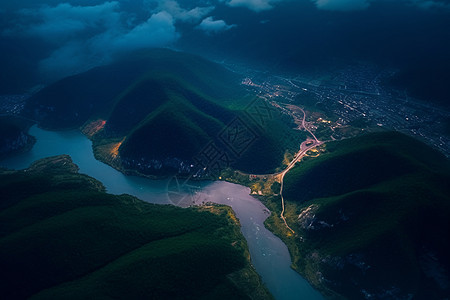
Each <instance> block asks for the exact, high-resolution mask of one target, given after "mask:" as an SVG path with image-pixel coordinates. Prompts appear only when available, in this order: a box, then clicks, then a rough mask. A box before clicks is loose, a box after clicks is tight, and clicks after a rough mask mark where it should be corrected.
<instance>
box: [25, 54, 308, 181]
mask: <svg viewBox="0 0 450 300" xmlns="http://www.w3.org/2000/svg"><path fill="white" fill-rule="evenodd" d="M240 80H241V78H240V77H239V76H238V75H237V74H235V73H232V72H231V71H228V70H227V69H225V68H224V67H223V66H221V65H218V64H215V63H212V62H210V61H207V60H204V59H202V58H199V57H197V56H194V55H190V54H186V53H180V52H174V51H170V50H166V49H156V50H155V49H154V50H148V51H142V52H139V53H136V54H134V55H132V56H130V57H129V58H127V59H126V60H123V61H118V62H115V63H113V64H111V65H109V66H103V67H98V68H95V69H92V70H90V71H88V72H85V73H83V74H79V75H76V76H72V77H69V78H66V79H63V80H61V81H59V82H57V83H55V84H54V85H52V86H49V87H47V88H45V89H43V90H42V91H41V92H39V93H38V94H37V95H35V96H34V97H33V98H32V99H30V101H29V102H28V103H27V105H26V107H25V109H24V111H25V114H26V115H28V116H32V117H33V118H35V119H37V120H39V121H40V125H41V126H43V127H48V128H53V129H62V128H70V127H80V126H83V127H84V128H85V129H86V128H89V129H88V130H86V132H89V134H88V135H89V136H90V137H91V138H92V140H93V142H94V148H95V149H94V152H95V154H96V157H97V158H98V159H100V160H102V161H104V162H107V163H109V164H111V165H112V166H114V167H115V168H117V169H120V170H121V171H128V172H129V171H132V170H137V171H139V172H140V173H141V174H146V175H157V176H158V175H162V176H167V175H168V174H174V173H177V172H178V173H184V174H189V173H195V172H197V171H199V170H200V171H201V170H202V169H203V168H204V167H205V166H204V165H202V163H203V164H205V165H207V167H209V169H214V167H213V165H214V164H215V162H214V161H207V162H204V161H202V159H201V158H200V159H198V160H200V161H201V163H199V162H198V160H196V158H198V157H199V156H201V155H202V150H204V149H205V147H206V146H207V145H208V144H209V143H214V144H215V145H217V147H218V148H219V149H220V151H222V152H224V153H225V154H226V155H227V159H224V161H225V162H224V166H222V167H232V168H233V169H238V170H242V171H245V172H248V173H269V172H273V171H274V170H275V169H276V168H278V167H279V166H280V164H281V162H282V161H283V158H284V153H285V151H286V150H291V151H292V150H294V149H295V150H296V149H297V148H298V145H299V142H300V141H301V140H302V139H303V138H304V136H305V134H304V133H303V132H298V131H294V130H292V128H293V127H294V124H292V123H291V122H292V121H291V120H290V119H289V118H287V117H286V116H283V115H281V114H280V112H279V111H277V110H276V109H275V108H274V107H272V106H271V105H270V104H267V103H265V102H264V100H261V99H259V98H256V99H255V98H254V97H255V95H252V94H251V93H249V92H248V91H247V90H246V89H245V88H244V86H243V85H241V84H240ZM62 100H63V101H62ZM253 101H255V102H253ZM258 101H259V102H261V103H259V102H258ZM251 104H254V105H255V107H256V109H254V107H253V106H252V105H251ZM248 105H250V107H247V106H248ZM266 106H267V107H266ZM252 109H253V110H252ZM112 141H114V142H115V143H119V142H121V144H120V145H117V149H116V148H115V146H114V145H113V144H112V143H113V142H112ZM122 141H123V142H122ZM108 144H110V147H106V146H105V145H108ZM102 146H105V147H102ZM113 150H114V151H113ZM216 154H217V155H219V156H221V155H222V154H223V153H214V155H216ZM221 157H222V156H221ZM209 164H210V165H209ZM190 165H193V166H194V167H193V168H195V170H191V168H190V167H189V166H190ZM209 169H208V171H207V172H206V173H207V174H203V175H204V177H214V176H215V177H217V175H218V174H210V173H208V172H209ZM211 173H212V172H211Z"/></svg>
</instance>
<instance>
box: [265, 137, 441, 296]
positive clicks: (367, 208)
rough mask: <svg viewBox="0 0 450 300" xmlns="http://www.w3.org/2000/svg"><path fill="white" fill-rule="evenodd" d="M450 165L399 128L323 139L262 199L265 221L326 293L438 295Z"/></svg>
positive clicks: (299, 267) (296, 264)
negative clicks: (277, 190) (274, 193)
mask: <svg viewBox="0 0 450 300" xmlns="http://www.w3.org/2000/svg"><path fill="white" fill-rule="evenodd" d="M449 182H450V167H449V161H448V159H446V158H445V157H444V156H443V155H442V154H441V153H439V152H437V151H435V150H433V149H431V148H430V147H428V146H426V145H425V144H422V143H421V142H418V141H416V140H414V139H412V138H410V137H407V136H404V135H402V134H399V133H392V132H388V133H374V134H368V135H364V136H361V137H357V138H353V139H349V140H344V141H340V142H332V143H329V144H327V152H326V153H324V154H321V155H320V156H319V157H317V158H310V159H308V160H306V161H303V162H301V163H299V164H298V165H297V166H296V167H295V168H294V169H293V170H292V171H290V172H289V173H288V174H287V175H286V177H285V182H284V188H285V189H284V196H285V199H286V200H287V204H286V212H285V216H286V219H287V221H288V224H289V226H290V227H292V228H293V229H294V231H295V232H296V234H295V236H294V235H292V236H289V233H288V232H287V230H286V229H285V228H284V227H283V226H284V224H282V222H281V221H279V220H278V219H279V218H278V217H277V216H278V215H279V211H280V210H281V208H280V207H279V197H271V198H267V199H266V204H267V205H268V207H269V208H270V209H271V210H273V211H274V213H275V214H276V215H275V216H271V217H270V218H269V219H268V220H267V225H268V227H269V228H270V229H271V230H273V231H274V232H275V233H276V234H277V235H279V236H280V237H281V238H282V239H283V240H284V241H285V242H286V244H287V245H288V247H289V249H290V251H291V254H292V256H293V259H294V262H293V266H294V268H296V270H298V271H299V272H300V273H301V274H303V275H304V276H305V277H306V278H308V280H309V281H310V282H312V283H313V284H314V285H315V286H316V287H318V288H319V289H321V290H322V291H323V292H324V293H325V294H327V295H329V296H330V297H337V298H340V297H344V298H349V299H361V298H363V297H369V295H371V296H370V297H374V298H377V299H384V298H404V297H409V296H412V297H413V298H415V299H416V298H417V299H440V298H445V297H446V296H448V295H449V292H450V290H449V288H450V285H449V282H450V281H449V277H448V275H449V271H450V260H449V257H448V253H449V252H450V234H449V233H450V232H449V228H450V218H449V216H450V196H449V195H450V186H449V185H448V183H449Z"/></svg>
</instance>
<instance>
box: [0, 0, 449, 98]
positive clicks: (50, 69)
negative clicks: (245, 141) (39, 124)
mask: <svg viewBox="0 0 450 300" xmlns="http://www.w3.org/2000/svg"><path fill="white" fill-rule="evenodd" d="M449 5H450V4H449V2H448V1H446V0H414V1H410V0H399V1H392V0H373V1H367V0H346V1H342V0H329V1H312V0H296V1H292V0H277V1H269V0H261V1H250V0H241V1H222V0H212V1H204V0H196V1H187V0H177V1H174V0H170V1H169V0H136V1H125V2H123V1H121V2H119V1H104V0H92V1H84V0H67V1H60V0H52V1H48V0H32V1H21V2H20V4H19V3H15V2H14V1H8V0H5V1H2V3H1V4H0V14H1V18H0V33H1V34H0V45H2V47H0V62H1V65H2V66H3V67H4V68H2V69H1V70H0V78H2V80H1V81H0V91H2V93H20V92H24V91H26V90H28V89H30V88H32V87H33V86H34V85H36V84H49V83H51V82H54V81H55V80H57V79H61V78H63V77H65V76H67V75H72V74H77V73H80V72H83V71H86V70H88V69H90V68H92V67H93V66H98V65H103V64H106V63H109V62H111V59H112V58H114V57H117V56H121V55H123V54H124V53H126V51H133V50H139V49H143V48H148V47H174V48H176V49H180V50H183V51H189V52H194V53H197V54H201V55H205V56H206V57H209V58H213V59H217V60H219V61H222V60H227V61H230V62H244V63H245V64H246V65H247V66H249V65H250V66H251V67H254V66H260V68H263V69H267V68H271V69H272V70H273V69H276V70H278V71H283V72H286V71H292V72H293V73H294V74H298V73H306V74H308V73H309V72H310V71H314V70H318V71H321V72H322V73H325V74H326V73H327V71H329V70H330V68H331V69H334V68H335V67H336V66H339V65H346V64H348V63H351V62H354V61H365V62H368V63H374V64H376V65H379V66H381V67H384V66H388V67H390V68H394V69H397V70H399V74H398V80H397V81H396V83H397V84H398V86H399V88H400V89H406V90H408V92H410V93H411V94H412V95H414V96H418V97H420V98H421V99H424V100H427V101H436V102H438V103H440V104H441V105H446V106H447V107H448V98H447V97H446V94H445V86H448V85H449V77H448V74H447V73H448V72H446V69H448V68H449V60H448V53H449V51H450V43H449V42H448V41H449V40H450V36H449V31H448V30H447V28H448V27H449V26H450V23H449V22H450V21H449V18H448V14H449V11H450V9H449V7H450V6H449ZM60 16H65V20H68V22H64V21H63V19H64V18H60ZM420 74H426V76H420ZM418 75H419V76H418ZM417 77H420V80H417Z"/></svg>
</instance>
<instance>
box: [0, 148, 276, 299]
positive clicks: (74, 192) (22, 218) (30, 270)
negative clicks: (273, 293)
mask: <svg viewBox="0 0 450 300" xmlns="http://www.w3.org/2000/svg"><path fill="white" fill-rule="evenodd" d="M77 170H78V168H77V167H76V166H75V165H74V164H73V163H72V161H71V159H70V157H68V156H58V157H52V158H48V159H44V160H40V161H38V162H36V163H34V164H33V165H32V166H31V167H30V168H29V169H27V170H23V171H8V170H4V171H1V172H0V191H1V195H2V199H1V201H0V224H1V226H0V274H1V277H2V281H1V283H0V291H1V293H2V297H3V298H5V299H23V298H29V297H31V298H33V299H68V298H69V299H86V298H95V299H105V298H127V299H137V298H138V299H142V298H145V299H212V298H214V299H251V298H253V299H256V298H257V299H270V296H269V295H268V292H267V291H266V289H265V288H264V287H263V286H262V284H261V281H260V279H259V277H258V275H257V274H256V272H255V271H254V270H253V269H252V267H251V266H250V261H249V254H248V250H247V245H246V242H245V239H244V238H243V236H242V235H241V233H240V228H239V224H238V222H237V221H236V218H235V217H234V215H233V212H232V210H231V208H229V207H224V206H216V205H211V206H206V207H200V208H188V209H181V208H177V207H174V206H161V205H153V204H148V203H145V202H143V201H140V200H138V199H136V198H134V197H131V196H128V195H120V196H116V195H110V194H106V193H105V192H104V188H103V186H102V184H101V183H100V182H98V181H96V180H95V179H93V178H90V177H88V176H86V175H83V174H79V173H77Z"/></svg>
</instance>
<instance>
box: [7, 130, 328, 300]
mask: <svg viewBox="0 0 450 300" xmlns="http://www.w3.org/2000/svg"><path fill="white" fill-rule="evenodd" d="M29 133H30V134H31V135H33V136H35V137H36V139H37V142H36V144H35V145H34V147H33V148H32V149H31V150H30V151H29V152H27V153H22V154H18V155H16V156H13V157H9V158H8V159H6V160H2V161H0V166H3V167H7V168H10V169H24V168H27V167H28V166H30V164H31V163H32V162H33V161H35V160H38V159H41V158H44V157H49V156H54V155H60V154H68V155H70V156H71V157H72V160H73V161H74V163H76V164H77V165H78V166H79V168H80V173H84V174H87V175H89V176H92V177H94V178H96V179H98V180H99V181H101V182H102V183H103V184H104V185H105V187H106V189H107V191H108V192H109V193H112V194H130V195H134V196H136V197H138V198H140V199H142V200H144V201H147V202H151V203H157V204H176V205H180V206H187V205H191V204H193V203H195V204H201V203H203V202H205V203H206V202H215V203H219V204H225V205H229V206H231V207H232V208H233V210H234V211H235V213H236V216H237V217H238V218H239V220H240V223H241V231H242V234H243V235H244V237H245V238H246V240H247V243H248V248H249V250H250V255H251V260H252V264H253V265H254V267H255V269H256V271H257V272H258V273H259V274H260V276H261V277H262V279H263V281H264V283H265V284H266V286H267V288H268V289H269V290H270V292H271V293H272V294H273V295H274V297H275V298H276V299H280V300H281V299H308V300H309V299H312V300H315V299H323V297H322V296H321V295H320V294H319V293H318V292H317V291H316V290H314V289H313V288H312V287H311V286H310V285H309V283H308V282H307V281H306V280H305V279H303V278H302V277H301V276H300V275H299V274H298V273H296V272H295V271H294V270H292V269H291V268H290V264H291V258H290V255H289V252H288V249H287V247H286V245H285V244H284V243H283V242H282V241H281V240H280V239H279V238H278V237H276V236H274V235H273V234H272V233H271V232H270V231H268V230H267V229H266V228H265V227H264V225H263V223H264V220H265V219H266V218H267V217H268V216H269V214H270V212H269V211H268V210H267V208H266V207H265V206H264V205H263V204H262V203H261V202H260V201H258V200H257V199H255V198H253V197H252V196H250V195H249V193H250V189H249V188H247V187H244V186H241V185H237V184H232V183H228V182H223V181H215V182H211V181H210V182H190V183H189V182H184V181H182V180H176V179H172V180H150V179H147V178H142V177H136V176H128V175H124V174H122V173H120V172H119V171H117V170H115V169H113V168H111V167H110V166H108V165H106V164H104V163H102V162H100V161H98V160H96V159H95V158H94V155H93V153H92V144H91V141H90V140H89V139H87V138H86V137H85V136H84V135H82V134H81V133H80V132H79V131H62V132H53V131H45V130H42V129H40V128H38V127H37V126H33V127H31V128H30V132H29Z"/></svg>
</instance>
